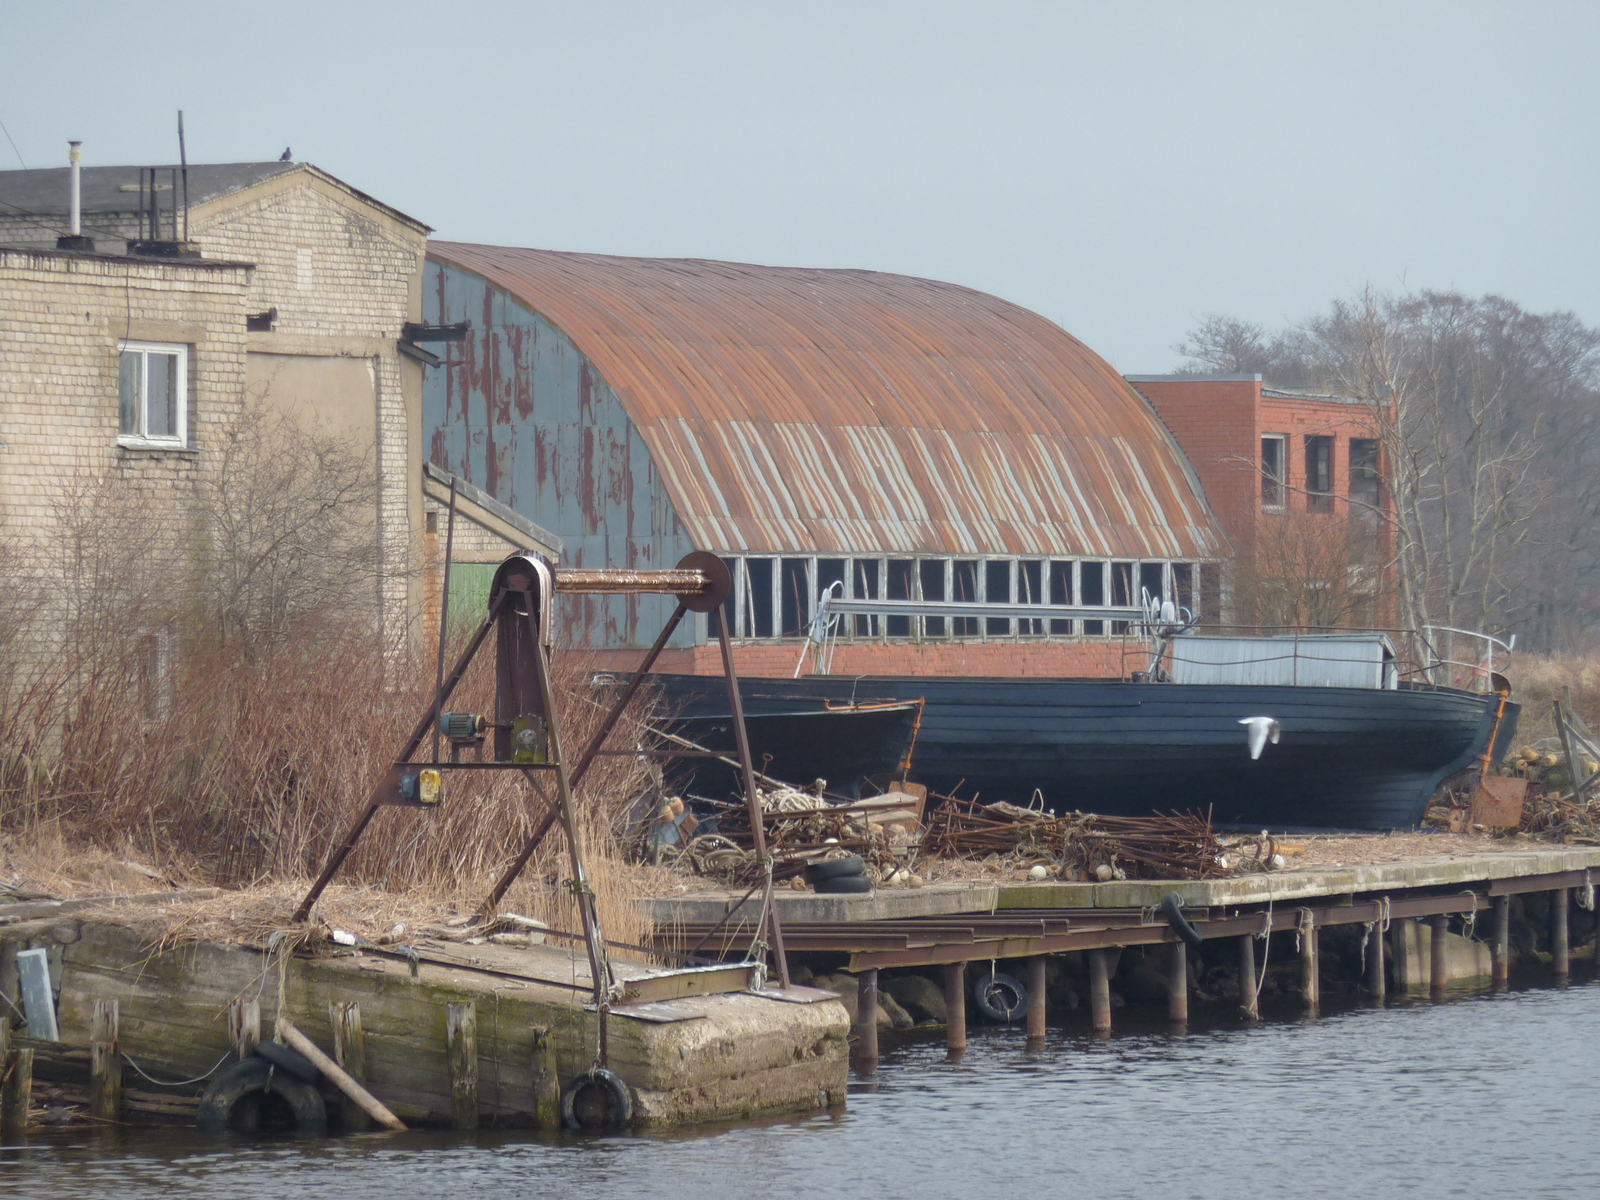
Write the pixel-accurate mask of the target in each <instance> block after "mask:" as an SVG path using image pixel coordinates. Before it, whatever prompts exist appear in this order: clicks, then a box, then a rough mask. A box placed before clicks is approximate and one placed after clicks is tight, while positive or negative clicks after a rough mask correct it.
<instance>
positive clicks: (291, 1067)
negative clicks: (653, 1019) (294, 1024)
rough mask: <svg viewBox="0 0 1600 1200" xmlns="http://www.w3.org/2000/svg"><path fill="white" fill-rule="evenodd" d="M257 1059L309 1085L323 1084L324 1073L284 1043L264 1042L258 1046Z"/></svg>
mask: <svg viewBox="0 0 1600 1200" xmlns="http://www.w3.org/2000/svg"><path fill="white" fill-rule="evenodd" d="M256 1057H257V1058H264V1059H266V1060H267V1061H268V1062H269V1063H271V1064H272V1065H273V1066H275V1067H277V1068H278V1070H280V1071H287V1072H289V1074H291V1075H293V1076H294V1077H295V1078H296V1079H304V1080H305V1081H306V1082H307V1083H321V1082H322V1072H321V1071H320V1070H318V1069H317V1066H316V1064H315V1063H313V1062H312V1061H311V1060H310V1059H309V1058H307V1057H306V1056H305V1055H303V1054H301V1053H299V1052H298V1051H296V1050H291V1049H290V1048H289V1047H288V1046H285V1045H284V1044H283V1043H282V1042H262V1043H260V1044H259V1045H257V1046H256Z"/></svg>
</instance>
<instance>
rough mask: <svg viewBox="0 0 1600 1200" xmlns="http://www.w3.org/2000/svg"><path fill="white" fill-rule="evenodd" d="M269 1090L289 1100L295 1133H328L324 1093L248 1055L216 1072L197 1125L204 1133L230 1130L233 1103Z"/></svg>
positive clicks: (196, 1115)
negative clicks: (241, 1060) (252, 1094)
mask: <svg viewBox="0 0 1600 1200" xmlns="http://www.w3.org/2000/svg"><path fill="white" fill-rule="evenodd" d="M266 1091H272V1092H276V1093H277V1094H278V1095H279V1096H281V1097H283V1099H284V1100H285V1101H286V1102H287V1103H288V1105H289V1108H290V1109H291V1110H292V1111H293V1112H294V1131H295V1133H297V1134H299V1135H301V1136H303V1137H315V1136H320V1135H321V1134H323V1133H326V1132H327V1129H328V1110H327V1108H326V1106H324V1105H323V1103H322V1093H321V1092H319V1091H317V1089H316V1088H315V1087H313V1086H312V1085H311V1084H309V1083H307V1082H306V1081H305V1080H304V1079H297V1078H295V1077H294V1076H293V1075H290V1074H288V1073H287V1072H284V1071H281V1070H278V1069H277V1068H275V1067H274V1066H273V1064H272V1063H270V1062H268V1061H267V1060H266V1059H264V1058H247V1059H245V1060H244V1061H243V1062H236V1063H234V1064H233V1065H232V1066H229V1067H226V1068H224V1069H223V1070H222V1071H220V1072H219V1073H218V1074H216V1075H213V1076H212V1077H211V1082H210V1083H208V1084H206V1090H205V1094H204V1095H202V1096H201V1097H200V1107H199V1108H198V1109H197V1110H196V1112H195V1124H196V1125H197V1126H199V1128H200V1130H201V1132H202V1133H227V1132H228V1128H229V1118H230V1117H231V1116H232V1115H233V1106H234V1105H235V1104H237V1103H239V1101H240V1100H242V1099H244V1097H246V1096H248V1095H249V1094H250V1093H251V1092H266Z"/></svg>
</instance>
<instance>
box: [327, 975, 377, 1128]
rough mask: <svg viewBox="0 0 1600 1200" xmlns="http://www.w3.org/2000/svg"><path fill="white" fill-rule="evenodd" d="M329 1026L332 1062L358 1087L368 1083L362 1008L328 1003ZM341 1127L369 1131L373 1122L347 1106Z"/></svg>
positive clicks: (347, 1003)
mask: <svg viewBox="0 0 1600 1200" xmlns="http://www.w3.org/2000/svg"><path fill="white" fill-rule="evenodd" d="M328 1024H329V1026H331V1027H332V1029H333V1061H334V1062H336V1063H338V1064H339V1065H340V1066H341V1067H343V1068H344V1070H345V1073H346V1074H347V1075H349V1076H350V1078H351V1079H354V1080H355V1081H356V1082H357V1083H361V1084H365V1083H366V1082H367V1035H366V1033H365V1031H364V1030H363V1029H362V1028H361V1005H359V1004H357V1003H356V1002H355V1001H353V1000H330V1001H328ZM344 1127H345V1129H347V1130H349V1131H350V1132H351V1133H365V1132H366V1131H367V1130H369V1129H371V1128H372V1118H371V1117H370V1116H368V1115H367V1114H366V1112H365V1111H363V1110H362V1108H361V1107H360V1106H359V1105H356V1104H346V1105H345V1107H344Z"/></svg>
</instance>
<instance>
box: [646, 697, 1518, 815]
mask: <svg viewBox="0 0 1600 1200" xmlns="http://www.w3.org/2000/svg"><path fill="white" fill-rule="evenodd" d="M657 679H658V680H659V681H660V683H661V686H662V688H663V691H664V693H665V695H666V697H667V700H668V702H669V703H672V702H679V703H684V702H688V701H691V700H693V699H694V698H695V697H703V696H705V695H706V694H707V692H708V690H709V691H710V692H711V693H712V694H714V692H715V689H716V688H719V687H721V686H723V685H722V681H721V679H720V678H711V679H708V678H706V677H703V676H692V675H660V676H657ZM740 689H741V696H742V698H743V700H744V705H745V709H746V711H747V712H748V713H750V714H751V715H752V722H753V723H754V721H756V720H759V714H762V713H767V712H775V711H783V710H785V709H787V710H791V711H792V710H796V709H797V708H799V707H800V706H803V705H806V704H811V705H823V704H828V703H833V704H844V705H851V704H855V705H859V704H864V703H868V702H871V703H886V702H895V701H900V702H904V701H911V700H921V701H923V702H924V708H923V711H922V721H921V728H920V730H919V731H918V733H917V739H916V757H915V762H914V763H913V766H912V770H911V772H910V775H909V777H910V778H911V779H913V780H916V781H918V782H921V783H925V784H927V785H928V787H929V788H930V790H932V791H935V792H939V793H942V794H945V795H949V794H951V793H953V792H954V791H955V790H956V789H957V788H959V789H960V795H962V796H963V797H969V798H970V797H972V796H974V795H977V796H979V797H981V798H982V799H983V800H986V801H994V800H1009V801H1012V802H1013V803H1018V804H1026V803H1028V802H1029V801H1030V800H1031V799H1032V798H1033V796H1034V793H1035V792H1038V793H1040V794H1041V795H1042V796H1043V800H1044V804H1045V806H1046V807H1048V808H1053V809H1055V810H1057V811H1067V810H1074V809H1077V810H1083V811H1090V812H1100V813H1106V814H1111V815H1137V816H1143V815H1148V814H1150V813H1152V812H1172V811H1200V812H1205V811H1207V810H1210V811H1211V813H1212V814H1213V820H1214V821H1215V822H1216V823H1217V824H1219V825H1225V826H1242V827H1246V828H1252V829H1273V830H1300V831H1313V830H1376V829H1405V828H1412V827H1414V826H1416V825H1417V824H1418V822H1419V821H1420V820H1421V819H1422V814H1423V811H1424V809H1425V808H1426V807H1427V804H1428V800H1429V797H1430V796H1431V795H1432V794H1433V793H1434V791H1435V789H1436V788H1437V787H1438V786H1439V784H1440V783H1441V782H1442V781H1444V780H1445V779H1447V778H1449V777H1450V776H1451V775H1453V774H1455V773H1456V772H1458V771H1460V770H1462V769H1464V768H1466V767H1469V766H1471V765H1472V763H1473V762H1474V761H1475V760H1477V759H1480V758H1481V757H1482V756H1483V753H1484V750H1485V748H1486V747H1487V746H1488V745H1489V742H1490V740H1491V738H1492V739H1493V740H1494V741H1495V743H1496V749H1495V755H1496V757H1497V758H1498V757H1499V756H1500V755H1501V754H1503V753H1504V748H1505V747H1506V746H1508V745H1509V744H1510V741H1511V739H1512V737H1513V735H1514V733H1515V730H1516V721H1517V716H1518V714H1519V712H1520V709H1519V707H1518V706H1517V705H1516V704H1513V703H1511V702H1510V701H1509V700H1508V701H1505V702H1504V710H1503V711H1502V698H1501V697H1500V696H1499V695H1493V694H1491V695H1483V694H1479V693H1474V692H1470V691H1463V690H1459V689H1455V688H1448V687H1434V686H1424V685H1408V684H1404V683H1400V684H1398V685H1394V684H1393V683H1391V684H1390V686H1375V687H1374V686H1367V687H1339V686H1304V685H1301V686H1296V685H1272V684H1256V683H1247V684H1225V683H1172V682H1160V683H1145V682H1137V683H1136V682H1126V681H1121V680H1110V679H990V678H954V677H918V676H865V677H844V676H827V675H808V676H803V677H801V678H798V679H742V680H741V681H740ZM724 707H726V706H725V704H724ZM1249 717H1270V718H1272V719H1274V720H1276V721H1277V723H1278V729H1279V737H1278V741H1277V742H1276V744H1268V745H1267V746H1265V747H1264V749H1263V750H1262V752H1261V755H1260V757H1259V758H1258V759H1254V760H1253V759H1252V758H1251V757H1250V748H1249V743H1248V737H1247V733H1248V727H1247V726H1245V725H1244V724H1241V722H1242V721H1243V720H1244V719H1245V718H1249Z"/></svg>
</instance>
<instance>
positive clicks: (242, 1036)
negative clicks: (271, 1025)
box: [228, 999, 261, 1062]
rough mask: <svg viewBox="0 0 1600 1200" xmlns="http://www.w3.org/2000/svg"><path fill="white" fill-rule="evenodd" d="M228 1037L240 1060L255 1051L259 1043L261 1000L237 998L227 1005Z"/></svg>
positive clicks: (235, 1054) (234, 1053) (236, 1056)
mask: <svg viewBox="0 0 1600 1200" xmlns="http://www.w3.org/2000/svg"><path fill="white" fill-rule="evenodd" d="M228 1037H229V1039H230V1040H231V1041H232V1042H233V1056H234V1058H236V1059H238V1060H239V1061H240V1062H243V1061H244V1060H245V1059H247V1058H249V1057H250V1056H251V1055H252V1054H254V1053H255V1052H256V1047H257V1046H259V1045H260V1044H261V1001H259V1000H243V999H239V1000H234V1001H233V1002H232V1003H231V1004H229V1005H228Z"/></svg>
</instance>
